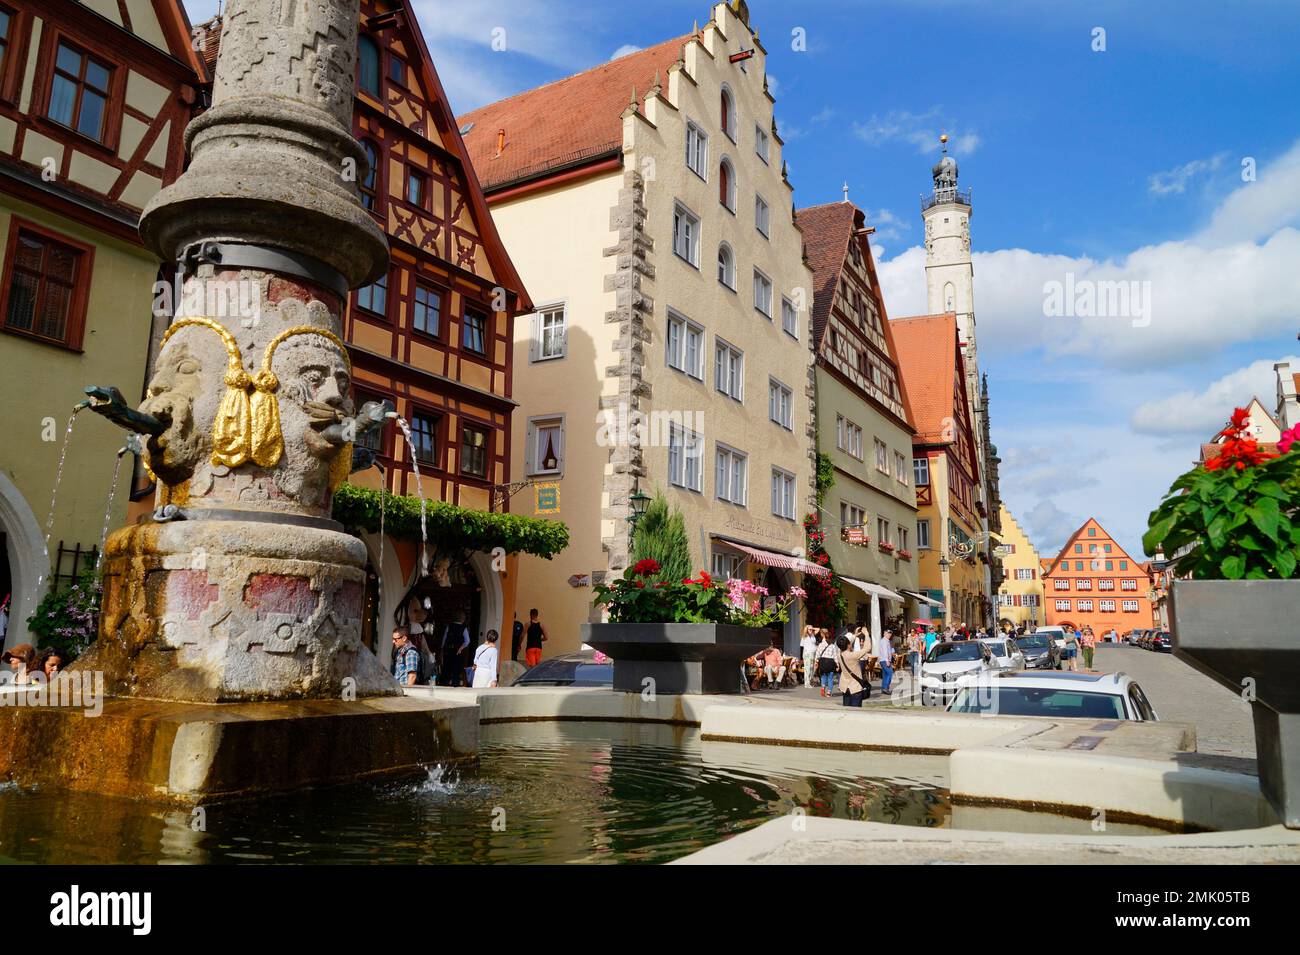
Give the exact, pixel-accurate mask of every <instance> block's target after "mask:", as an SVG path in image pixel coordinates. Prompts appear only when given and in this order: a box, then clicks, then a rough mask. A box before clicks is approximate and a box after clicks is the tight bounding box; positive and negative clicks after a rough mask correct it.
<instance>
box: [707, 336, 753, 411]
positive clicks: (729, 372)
mask: <svg viewBox="0 0 1300 955" xmlns="http://www.w3.org/2000/svg"><path fill="white" fill-rule="evenodd" d="M713 386H714V387H715V388H716V389H717V390H718V391H720V392H722V393H723V394H724V395H728V396H730V397H732V398H735V399H736V400H737V401H744V400H745V356H744V354H743V353H742V352H740V351H739V350H738V349H736V348H733V347H732V346H731V345H728V344H727V343H726V342H724V341H723V340H722V339H720V338H719V339H718V340H717V345H716V347H715V349H714V352H713Z"/></svg>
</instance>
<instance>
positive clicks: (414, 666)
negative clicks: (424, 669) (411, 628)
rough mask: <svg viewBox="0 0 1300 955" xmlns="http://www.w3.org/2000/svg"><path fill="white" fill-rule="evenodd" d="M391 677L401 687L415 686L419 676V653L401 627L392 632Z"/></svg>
mask: <svg viewBox="0 0 1300 955" xmlns="http://www.w3.org/2000/svg"><path fill="white" fill-rule="evenodd" d="M393 676H395V677H396V678H397V682H398V683H399V684H400V685H402V686H415V685H416V681H417V680H418V679H419V676H420V651H419V650H417V649H415V644H413V643H412V642H411V636H410V634H408V633H407V632H406V630H405V629H404V628H402V627H397V628H396V629H394V630H393Z"/></svg>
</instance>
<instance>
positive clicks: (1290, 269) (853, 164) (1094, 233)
mask: <svg viewBox="0 0 1300 955" xmlns="http://www.w3.org/2000/svg"><path fill="white" fill-rule="evenodd" d="M186 6H187V8H188V10H189V13H190V16H191V19H193V20H195V21H197V20H199V19H203V18H206V17H207V16H209V15H211V13H212V12H214V10H215V8H216V2H215V0H186ZM415 7H416V10H417V13H418V15H419V17H420V20H421V24H422V26H423V29H424V31H425V34H426V38H427V39H428V41H429V44H430V48H431V51H432V53H433V56H434V59H435V62H436V65H437V67H438V71H439V74H440V76H441V77H442V80H443V84H444V85H445V86H446V87H447V90H448V95H449V97H450V98H451V100H452V105H453V107H454V109H455V110H456V112H458V113H462V112H465V111H467V110H470V109H473V108H475V107H477V106H480V105H482V104H484V103H487V102H491V101H493V100H495V99H498V98H500V97H502V96H507V95H510V94H512V93H515V92H518V91H520V90H524V89H528V88H530V87H533V86H536V85H539V84H541V83H545V82H549V81H551V80H554V79H556V78H559V77H561V76H565V75H568V74H570V73H573V72H577V71H579V70H582V69H586V68H588V67H591V66H594V65H596V64H597V63H599V62H601V61H603V60H606V59H609V58H610V56H611V55H613V54H614V53H616V52H617V51H619V50H621V49H626V48H629V47H639V46H646V45H650V44H652V43H655V42H658V41H660V40H662V39H664V38H666V37H669V36H672V35H676V34H681V33H685V32H687V31H689V30H690V28H691V25H692V23H693V22H694V21H695V20H699V21H704V20H705V19H707V17H708V11H709V5H708V3H707V2H699V0H697V2H677V0H671V2H653V0H650V2H645V3H642V4H638V5H636V6H635V7H630V6H622V7H620V6H613V7H611V6H610V5H607V4H574V3H568V2H558V0H548V2H543V0H512V2H494V0H446V2H433V0H415ZM750 10H751V21H752V23H753V24H754V25H755V26H756V27H757V28H758V29H759V31H760V35H761V37H762V40H763V43H764V46H765V47H766V48H767V50H768V53H769V59H768V72H769V77H770V79H772V80H773V82H771V83H770V85H771V86H772V88H773V91H774V94H775V96H776V101H777V105H776V116H777V122H778V128H779V129H780V131H781V132H782V135H783V136H784V137H785V138H786V151H785V156H786V159H787V161H788V162H789V164H790V176H791V180H792V182H793V183H794V185H795V198H796V202H797V204H798V205H801V206H802V205H811V204H814V203H819V202H826V201H831V200H836V199H839V198H840V197H841V191H840V187H841V183H842V182H844V181H845V180H847V181H848V183H849V188H850V197H851V198H852V199H853V200H854V201H855V202H856V203H857V204H858V205H860V206H862V207H863V208H864V209H866V210H867V211H868V216H869V221H870V222H871V223H872V224H874V225H876V226H877V230H878V231H877V234H876V236H875V237H874V240H875V248H876V254H877V260H878V262H879V264H880V266H881V281H882V284H883V285H884V289H885V295H886V306H887V308H888V310H889V312H890V314H891V315H894V316H896V317H897V316H902V315H908V314H915V313H918V312H922V311H925V310H926V303H925V297H924V276H923V271H922V269H923V263H924V256H923V253H922V251H921V249H920V247H919V243H920V241H921V234H922V229H921V220H920V215H919V210H918V196H919V194H920V193H921V192H922V191H924V190H926V189H927V188H928V187H929V184H930V183H929V167H930V165H931V164H932V163H933V162H934V161H935V158H936V156H937V149H936V148H935V145H934V144H935V140H936V138H937V136H938V133H939V132H940V131H941V130H943V131H946V132H948V133H949V135H950V136H951V137H952V145H953V147H954V149H953V152H954V155H955V156H956V158H957V160H958V162H959V163H960V166H961V184H962V186H963V187H968V188H972V189H973V190H974V201H973V204H974V215H973V219H972V246H973V249H974V251H975V270H976V278H975V312H976V319H977V325H978V337H979V353H980V360H981V368H982V370H984V371H986V372H987V373H988V375H989V380H990V387H991V389H992V394H993V404H992V415H993V438H994V442H995V443H996V444H997V445H998V448H999V450H1000V452H1001V454H1002V457H1003V458H1004V462H1005V463H1004V465H1003V497H1004V498H1005V499H1006V501H1007V502H1008V505H1009V506H1010V508H1011V509H1012V511H1013V512H1014V513H1015V514H1016V516H1017V518H1018V519H1019V520H1020V523H1021V525H1022V526H1024V527H1026V529H1027V530H1028V531H1029V532H1030V534H1031V537H1032V538H1033V539H1034V542H1035V543H1036V544H1037V545H1038V546H1039V547H1040V548H1041V549H1042V550H1043V551H1044V553H1045V554H1046V553H1049V552H1054V551H1055V549H1056V548H1057V547H1059V546H1060V544H1061V543H1063V541H1064V539H1065V537H1066V535H1067V534H1068V533H1069V532H1071V531H1072V530H1073V529H1074V528H1075V527H1077V526H1078V525H1079V524H1081V523H1082V522H1083V521H1084V520H1085V519H1086V518H1088V517H1090V516H1095V517H1097V518H1098V520H1100V521H1101V523H1102V524H1103V525H1104V526H1105V527H1106V528H1107V529H1108V530H1109V531H1110V532H1111V533H1112V534H1114V535H1116V536H1117V537H1118V538H1119V540H1120V541H1121V543H1122V544H1123V545H1124V546H1126V547H1127V548H1129V549H1130V551H1131V552H1133V553H1134V554H1138V553H1140V552H1141V547H1140V543H1139V539H1140V537H1141V533H1142V531H1143V529H1144V528H1145V519H1146V515H1147V513H1148V512H1149V511H1150V510H1151V509H1152V508H1153V507H1154V506H1155V504H1156V503H1157V502H1158V500H1159V498H1160V496H1161V494H1162V493H1163V492H1164V490H1165V489H1166V488H1167V487H1168V485H1169V483H1170V482H1171V481H1172V480H1173V478H1174V477H1175V476H1176V475H1177V474H1179V473H1181V471H1183V470H1185V469H1186V468H1187V467H1188V466H1189V465H1190V463H1191V461H1192V460H1193V458H1194V457H1195V456H1196V453H1197V450H1196V446H1197V444H1198V442H1199V441H1200V440H1202V439H1204V438H1207V437H1208V436H1209V434H1211V433H1213V431H1214V430H1216V428H1217V425H1218V423H1219V421H1220V420H1221V419H1224V418H1226V417H1227V415H1228V414H1229V413H1230V412H1231V409H1232V405H1233V403H1243V404H1244V403H1245V402H1246V401H1247V400H1248V399H1249V397H1250V395H1251V394H1252V393H1258V394H1259V396H1260V398H1261V399H1262V400H1263V401H1264V402H1265V404H1266V405H1268V406H1270V407H1271V405H1272V393H1273V372H1272V363H1273V362H1274V361H1276V360H1280V359H1283V358H1287V357H1291V356H1297V355H1300V342H1297V341H1296V333H1297V331H1300V307H1297V302H1300V231H1297V227H1298V226H1300V107H1298V106H1297V104H1296V101H1295V96H1296V92H1297V89H1300V56H1298V55H1297V54H1296V52H1295V49H1294V42H1295V37H1297V36H1300V4H1298V3H1296V2H1294V0H1276V2H1267V0H1236V2H1234V3H1231V4H1227V3H1222V2H1219V0H1144V2H1141V3H1137V2H1126V3H1118V2H1108V0H1091V2H1086V3H1084V2H1069V0H1042V2H1028V0H1026V2H991V0H990V2H977V0H969V2H965V0H860V2H844V0H841V2H833V3H832V2H819V0H813V2H808V0H804V2H799V3H779V2H765V0H753V2H751V3H750ZM634 11H635V12H634ZM498 28H500V29H504V31H505V33H504V38H505V50H504V51H494V50H493V49H492V47H491V44H492V39H493V30H494V29H498ZM796 28H802V29H803V30H804V31H806V36H807V41H808V43H807V50H806V51H802V52H801V51H796V50H793V49H792V48H791V46H792V44H791V35H792V30H794V29H796ZM1096 28H1102V29H1104V31H1105V35H1104V40H1105V50H1104V52H1097V51H1094V49H1093V46H1094V45H1095V43H1096V40H1095V38H1094V30H1095V29H1096ZM497 35H498V36H500V34H497ZM1246 159H1249V160H1252V161H1253V165H1254V169H1255V178H1254V180H1253V181H1243V166H1242V162H1243V160H1246ZM1067 273H1072V274H1073V275H1074V276H1075V277H1076V279H1084V280H1086V279H1093V280H1114V281H1137V282H1148V283H1150V284H1149V286H1146V287H1145V288H1148V289H1149V294H1150V313H1149V323H1147V322H1145V321H1142V320H1138V321H1136V322H1135V321H1133V320H1131V319H1130V318H1129V317H1109V318H1105V317H1103V318H1091V319H1089V318H1072V317H1056V318H1049V317H1046V316H1045V315H1044V305H1043V301H1044V284H1045V283H1047V282H1053V281H1064V278H1065V275H1066V274H1067ZM1297 367H1300V365H1298V366H1297Z"/></svg>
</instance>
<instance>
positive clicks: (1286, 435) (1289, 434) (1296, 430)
mask: <svg viewBox="0 0 1300 955" xmlns="http://www.w3.org/2000/svg"><path fill="white" fill-rule="evenodd" d="M1297 441H1300V424H1297V425H1296V426H1295V427H1293V428H1289V429H1287V430H1286V431H1283V432H1282V437H1281V438H1280V439H1279V440H1278V442H1277V449H1278V450H1279V451H1281V452H1282V453H1283V454H1286V453H1287V452H1289V451H1290V450H1291V448H1292V447H1294V446H1295V443H1296V442H1297Z"/></svg>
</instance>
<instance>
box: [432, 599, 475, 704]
mask: <svg viewBox="0 0 1300 955" xmlns="http://www.w3.org/2000/svg"><path fill="white" fill-rule="evenodd" d="M468 649H469V627H467V626H465V613H464V611H460V610H458V611H456V618H455V620H454V621H453V622H452V623H449V624H447V629H446V630H444V631H443V634H442V646H441V647H440V650H441V659H440V660H439V661H438V685H439V686H460V683H461V674H462V673H463V672H464V669H465V653H466V651H467V650H468Z"/></svg>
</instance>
